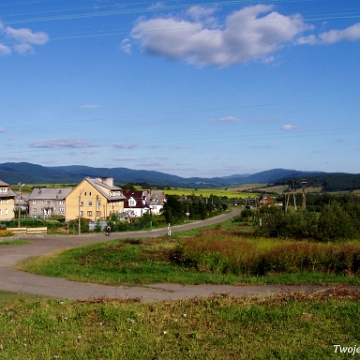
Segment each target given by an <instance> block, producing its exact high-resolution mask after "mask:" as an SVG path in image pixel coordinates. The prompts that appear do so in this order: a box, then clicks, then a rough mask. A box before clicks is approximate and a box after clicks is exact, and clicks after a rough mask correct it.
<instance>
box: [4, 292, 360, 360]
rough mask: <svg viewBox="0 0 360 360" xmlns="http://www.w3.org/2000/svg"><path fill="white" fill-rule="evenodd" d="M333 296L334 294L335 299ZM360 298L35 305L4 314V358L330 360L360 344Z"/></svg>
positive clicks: (18, 305)
mask: <svg viewBox="0 0 360 360" xmlns="http://www.w3.org/2000/svg"><path fill="white" fill-rule="evenodd" d="M329 295H331V296H329ZM359 300H360V299H359V295H358V294H357V295H356V294H354V293H346V292H344V291H341V290H339V291H333V292H332V293H331V294H330V293H328V294H323V295H317V296H305V295H293V296H285V297H273V298H270V299H238V298H232V297H226V296H216V297H210V298H204V299H192V300H181V301H174V302H158V303H148V304H142V303H138V302H137V301H136V299H133V300H130V299H129V300H127V301H125V300H113V301H111V299H98V300H93V301H86V302H72V301H59V300H47V301H35V302H26V303H16V304H14V305H13V306H11V307H9V308H6V309H5V308H0V313H1V316H0V329H1V330H0V348H1V350H0V357H1V359H4V360H8V359H9V360H20V359H21V360H22V359H63V360H64V359H66V360H72V359H179V360H182V359H199V360H203V359H209V360H210V359H266V360H267V359H284V360H285V359H286V360H291V359H330V358H333V357H334V358H339V359H344V358H348V356H349V355H348V354H346V355H344V354H335V353H334V350H335V348H334V345H335V344H339V345H341V346H343V347H345V346H354V345H355V344H359V343H360V336H359V334H360V322H359V321H357V319H358V318H359Z"/></svg>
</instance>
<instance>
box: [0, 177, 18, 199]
mask: <svg viewBox="0 0 360 360" xmlns="http://www.w3.org/2000/svg"><path fill="white" fill-rule="evenodd" d="M0 187H6V188H7V191H6V192H5V193H3V192H0V198H2V199H4V198H5V199H6V198H11V197H13V198H15V196H16V194H15V193H14V191H12V190H11V189H10V185H9V184H7V183H6V182H4V181H2V180H0Z"/></svg>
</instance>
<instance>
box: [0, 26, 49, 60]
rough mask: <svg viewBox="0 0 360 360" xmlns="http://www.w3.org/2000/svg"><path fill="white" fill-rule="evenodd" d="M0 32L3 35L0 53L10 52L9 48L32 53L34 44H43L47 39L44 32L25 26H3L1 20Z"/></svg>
mask: <svg viewBox="0 0 360 360" xmlns="http://www.w3.org/2000/svg"><path fill="white" fill-rule="evenodd" d="M0 34H1V35H2V37H3V39H2V43H1V44H0V55H6V54H10V53H11V52H12V50H11V49H13V50H15V51H16V52H17V53H19V54H32V53H34V45H44V44H46V43H47V42H48V41H49V36H48V35H47V34H46V33H44V32H41V31H38V32H33V31H32V30H31V29H27V28H21V29H14V28H12V27H10V26H6V27H5V26H4V25H3V24H2V23H1V22H0Z"/></svg>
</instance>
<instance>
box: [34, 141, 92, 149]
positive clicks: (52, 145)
mask: <svg viewBox="0 0 360 360" xmlns="http://www.w3.org/2000/svg"><path fill="white" fill-rule="evenodd" d="M29 145H30V146H31V147H33V148H43V149H61V148H90V147H97V145H95V144H93V143H91V142H89V141H85V140H80V139H74V140H71V139H54V140H42V141H34V142H32V143H30V144H29Z"/></svg>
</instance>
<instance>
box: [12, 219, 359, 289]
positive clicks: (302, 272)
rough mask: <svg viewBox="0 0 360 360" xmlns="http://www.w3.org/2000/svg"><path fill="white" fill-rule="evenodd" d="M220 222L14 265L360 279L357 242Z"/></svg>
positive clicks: (71, 270)
mask: <svg viewBox="0 0 360 360" xmlns="http://www.w3.org/2000/svg"><path fill="white" fill-rule="evenodd" d="M249 232H251V229H249V228H247V227H246V226H245V227H243V226H241V227H240V226H239V224H238V223H233V222H231V221H228V222H226V223H224V224H223V225H222V227H215V228H208V229H206V230H201V229H198V230H191V231H188V232H180V233H173V236H172V237H171V238H170V237H168V236H164V237H159V238H155V239H154V238H151V239H150V238H147V239H119V240H113V241H109V242H106V243H101V244H91V245H87V246H84V247H80V248H75V249H70V250H67V251H64V252H61V253H56V254H50V255H47V256H42V257H37V258H30V259H28V260H26V261H25V262H23V263H22V264H19V265H18V269H20V270H23V271H29V272H32V273H35V274H39V275H46V276H53V277H63V278H66V279H69V280H73V281H83V282H96V283H100V284H106V285H121V284H124V283H126V284H128V285H138V284H153V283H179V284H201V283H208V284H304V283H313V284H360V278H359V276H358V274H359V272H360V261H359V259H360V246H359V242H357V241H353V242H347V243H336V244H322V243H312V242H307V241H295V240H274V239H271V240H269V239H264V238H256V239H254V238H252V237H251V236H250V234H249Z"/></svg>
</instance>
